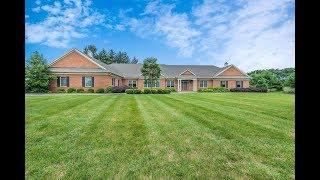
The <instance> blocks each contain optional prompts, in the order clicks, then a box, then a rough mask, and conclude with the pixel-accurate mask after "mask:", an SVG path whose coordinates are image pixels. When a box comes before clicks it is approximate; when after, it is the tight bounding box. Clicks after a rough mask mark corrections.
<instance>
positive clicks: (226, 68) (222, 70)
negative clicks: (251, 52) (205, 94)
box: [213, 64, 250, 77]
mask: <svg viewBox="0 0 320 180" xmlns="http://www.w3.org/2000/svg"><path fill="white" fill-rule="evenodd" d="M231 67H233V68H235V69H236V70H238V71H239V72H240V73H241V74H242V75H243V76H246V77H250V76H249V75H247V73H245V72H243V71H241V70H240V69H239V68H238V67H237V66H235V65H233V64H231V65H229V66H226V67H223V68H221V70H220V71H218V72H217V73H216V74H214V76H213V77H218V76H219V75H221V74H222V73H223V72H225V71H227V70H228V69H230V68H231Z"/></svg>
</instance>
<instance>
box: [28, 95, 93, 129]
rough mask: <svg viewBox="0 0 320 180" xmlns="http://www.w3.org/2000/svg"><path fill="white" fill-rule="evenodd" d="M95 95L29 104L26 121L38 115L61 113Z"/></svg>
mask: <svg viewBox="0 0 320 180" xmlns="http://www.w3.org/2000/svg"><path fill="white" fill-rule="evenodd" d="M66 97H67V96H66ZM97 97H98V96H85V97H82V96H74V97H71V98H68V97H67V98H64V99H53V100H52V101H50V103H49V102H42V103H41V104H38V105H37V106H33V107H32V106H31V107H30V108H29V107H26V111H28V112H29V113H28V114H27V115H26V118H27V121H26V123H31V122H32V121H33V120H35V119H39V118H40V117H41V118H47V117H50V116H52V115H54V114H57V113H61V111H64V110H68V109H70V108H73V107H76V106H78V105H81V104H83V103H85V102H88V101H90V100H92V99H95V98H97Z"/></svg>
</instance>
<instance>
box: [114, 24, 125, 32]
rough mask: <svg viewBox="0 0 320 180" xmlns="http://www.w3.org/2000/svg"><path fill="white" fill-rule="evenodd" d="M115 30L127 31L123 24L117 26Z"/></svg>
mask: <svg viewBox="0 0 320 180" xmlns="http://www.w3.org/2000/svg"><path fill="white" fill-rule="evenodd" d="M115 28H116V30H119V31H123V30H125V26H124V25H123V24H118V25H116V27H115Z"/></svg>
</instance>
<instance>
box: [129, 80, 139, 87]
mask: <svg viewBox="0 0 320 180" xmlns="http://www.w3.org/2000/svg"><path fill="white" fill-rule="evenodd" d="M128 86H129V87H131V88H136V87H137V81H136V80H129V81H128Z"/></svg>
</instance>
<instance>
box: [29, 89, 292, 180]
mask: <svg viewBox="0 0 320 180" xmlns="http://www.w3.org/2000/svg"><path fill="white" fill-rule="evenodd" d="M294 126H295V123H294V95H290V94H283V93H187V94H186V93H185V94H178V93H175V94H168V95H164V94H159V95H156V94H150V95H128V94H101V95H100V94H99V95H97V94H91V95H90V94H51V95H41V96H31V95H26V151H25V153H26V178H28V179H29V178H31V179H33V178H34V179H38V178H62V179H64V178H66V179H70V178H71V179H78V178H90V177H93V178H99V177H115V178H129V177H130V178H157V179H158V178H160V177H164V178H167V177H171V178H177V177H214V178H219V179H220V178H224V179H239V178H240V179H243V178H245V179H248V178H249V179H265V178H268V179H293V178H294V164H295V161H294V155H295V151H294V142H295V132H294Z"/></svg>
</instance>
